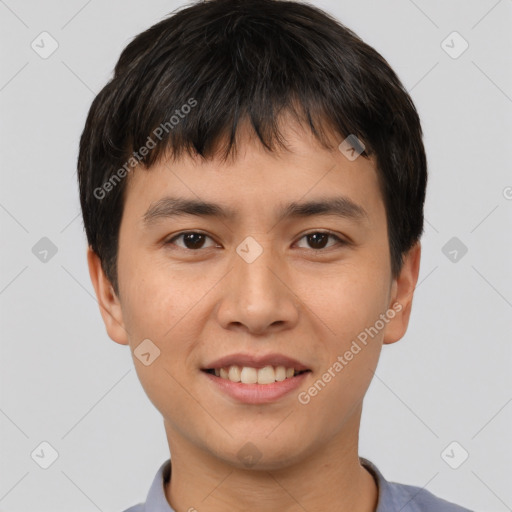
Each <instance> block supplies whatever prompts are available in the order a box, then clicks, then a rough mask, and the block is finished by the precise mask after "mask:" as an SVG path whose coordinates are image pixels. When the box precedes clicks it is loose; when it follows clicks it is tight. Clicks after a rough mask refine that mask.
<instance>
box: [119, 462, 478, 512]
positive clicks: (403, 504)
mask: <svg viewBox="0 0 512 512" xmlns="http://www.w3.org/2000/svg"><path fill="white" fill-rule="evenodd" d="M360 461H361V464H362V465H363V466H364V467H365V468H366V469H367V470H368V471H369V472H370V473H371V474H372V475H373V477H374V479H375V481H376V483H377V487H378V490H379V499H378V502H377V508H376V510H375V512H473V511H471V510H469V509H467V508H463V507H460V506H458V505H455V504H453V503H450V502H448V501H445V500H443V499H441V498H438V497H437V496H434V495H433V494H432V493H431V492H429V491H427V490H425V489H422V488H420V487H415V486H412V485H404V484H397V483H394V482H388V481H387V480H386V479H385V478H384V477H383V476H382V474H381V472H380V471H379V470H378V469H377V467H376V466H375V465H374V464H372V463H371V462H370V461H369V460H367V459H364V458H362V457H360ZM170 476H171V460H170V459H167V460H166V461H165V462H164V463H163V464H162V465H161V466H160V468H159V470H158V472H157V474H156V476H155V478H154V480H153V483H152V484H151V487H150V489H149V492H148V495H147V498H146V502H145V503H139V504H138V505H134V506H133V507H130V508H129V509H126V510H125V511H124V512H176V511H175V510H174V509H173V508H172V507H171V506H170V505H169V503H168V502H167V499H166V497H165V493H164V482H168V481H169V478H170ZM190 510H194V509H193V508H192V507H191V509H190Z"/></svg>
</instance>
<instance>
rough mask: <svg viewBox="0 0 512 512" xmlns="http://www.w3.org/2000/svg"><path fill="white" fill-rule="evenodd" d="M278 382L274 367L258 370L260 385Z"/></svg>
mask: <svg viewBox="0 0 512 512" xmlns="http://www.w3.org/2000/svg"><path fill="white" fill-rule="evenodd" d="M275 381H276V372H275V371H274V368H272V366H265V367H264V368H261V369H260V370H258V384H272V382H275Z"/></svg>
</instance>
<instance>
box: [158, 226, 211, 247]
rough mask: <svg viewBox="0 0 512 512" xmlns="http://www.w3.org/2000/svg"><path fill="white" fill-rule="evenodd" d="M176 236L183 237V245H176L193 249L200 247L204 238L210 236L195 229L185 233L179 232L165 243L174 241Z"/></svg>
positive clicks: (176, 238)
mask: <svg viewBox="0 0 512 512" xmlns="http://www.w3.org/2000/svg"><path fill="white" fill-rule="evenodd" d="M178 238H183V243H184V244H185V247H181V246H178V247H181V248H182V249H191V250H195V249H202V248H203V244H204V241H205V239H206V238H210V237H209V236H208V235H205V234H204V233H199V232H197V231H187V232H185V233H180V234H179V235H176V236H175V237H173V238H171V239H170V240H168V241H167V242H166V245H167V244H172V243H174V240H178ZM210 240H211V238H210Z"/></svg>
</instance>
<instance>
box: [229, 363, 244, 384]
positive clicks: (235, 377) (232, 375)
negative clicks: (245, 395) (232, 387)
mask: <svg viewBox="0 0 512 512" xmlns="http://www.w3.org/2000/svg"><path fill="white" fill-rule="evenodd" d="M240 374H241V371H240V368H239V367H238V366H230V367H229V371H228V378H229V380H231V381H233V382H240V380H241V378H242V377H241V375H240Z"/></svg>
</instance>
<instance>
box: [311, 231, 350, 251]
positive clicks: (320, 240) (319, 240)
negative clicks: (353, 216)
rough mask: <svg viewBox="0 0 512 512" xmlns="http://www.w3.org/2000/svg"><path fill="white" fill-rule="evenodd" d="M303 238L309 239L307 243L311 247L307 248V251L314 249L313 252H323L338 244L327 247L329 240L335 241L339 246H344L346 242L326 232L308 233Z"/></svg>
mask: <svg viewBox="0 0 512 512" xmlns="http://www.w3.org/2000/svg"><path fill="white" fill-rule="evenodd" d="M303 238H306V239H307V243H308V245H309V247H306V249H313V250H321V249H325V248H326V247H332V246H333V245H336V244H331V245H330V246H327V242H328V240H329V238H332V239H334V240H335V241H336V242H337V244H338V245H344V244H345V241H344V240H342V239H341V238H340V237H339V236H337V235H335V234H334V233H330V232H325V231H315V232H313V233H307V234H306V235H304V236H303V237H302V238H301V240H302V239H303Z"/></svg>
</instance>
